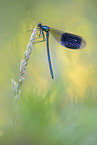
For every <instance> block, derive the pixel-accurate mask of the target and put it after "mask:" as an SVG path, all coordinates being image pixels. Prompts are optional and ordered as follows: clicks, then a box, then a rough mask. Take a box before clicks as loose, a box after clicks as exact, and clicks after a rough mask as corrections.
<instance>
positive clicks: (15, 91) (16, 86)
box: [12, 28, 36, 100]
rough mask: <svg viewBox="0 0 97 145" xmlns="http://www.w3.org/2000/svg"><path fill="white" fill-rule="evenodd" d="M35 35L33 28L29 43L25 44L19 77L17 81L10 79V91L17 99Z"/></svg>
mask: <svg viewBox="0 0 97 145" xmlns="http://www.w3.org/2000/svg"><path fill="white" fill-rule="evenodd" d="M35 37H36V28H35V29H34V30H33V32H32V34H31V37H30V40H29V43H28V45H27V49H26V51H25V53H24V58H23V59H22V60H21V63H20V77H19V81H18V83H16V81H14V80H13V79H12V91H13V94H14V97H15V98H16V99H17V100H18V99H19V98H20V94H21V91H20V87H21V85H22V84H23V83H24V79H25V75H26V66H27V65H28V61H29V58H30V54H31V52H32V50H33V44H34V40H35Z"/></svg>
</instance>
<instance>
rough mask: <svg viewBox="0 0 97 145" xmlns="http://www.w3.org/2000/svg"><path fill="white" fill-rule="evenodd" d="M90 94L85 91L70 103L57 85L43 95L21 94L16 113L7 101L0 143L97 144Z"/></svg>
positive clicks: (96, 115) (96, 101)
mask: <svg viewBox="0 0 97 145" xmlns="http://www.w3.org/2000/svg"><path fill="white" fill-rule="evenodd" d="M52 88H53V89H52ZM58 88H59V89H58ZM66 90H67V89H66ZM66 90H65V92H66ZM91 93H92V92H91V89H88V90H87V92H86V95H85V97H83V98H80V99H79V98H77V100H76V99H74V98H73V99H72V100H71V98H69V96H68V95H66V93H65V94H64V91H63V86H60V85H58V87H54V86H51V88H50V89H49V91H48V92H47V93H46V95H45V96H43V94H41V95H38V93H37V90H36V91H31V92H29V93H28V94H26V95H22V96H21V99H20V100H19V101H18V102H17V111H16V114H14V113H15V112H14V101H12V102H11V104H12V105H11V107H10V112H11V113H10V115H11V116H10V118H9V121H8V123H7V124H6V125H5V126H4V127H3V126H2V127H1V129H0V142H1V144H2V145H12V144H14V145H15V144H16V145H24V144H27V145H34V144H35V145H45V144H46V145H49V144H51V145H58V144H60V145H67V144H68V145H97V98H96V97H95V96H93V95H92V94H91ZM89 94H90V95H89ZM12 100H13V99H12ZM12 114H13V115H12ZM14 115H16V116H15V117H16V119H17V121H16V124H15V123H14Z"/></svg>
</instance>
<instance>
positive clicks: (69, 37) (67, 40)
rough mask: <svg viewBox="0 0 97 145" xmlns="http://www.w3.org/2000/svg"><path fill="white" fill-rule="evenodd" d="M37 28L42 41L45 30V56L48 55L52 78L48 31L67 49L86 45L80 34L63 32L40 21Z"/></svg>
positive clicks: (51, 70)
mask: <svg viewBox="0 0 97 145" xmlns="http://www.w3.org/2000/svg"><path fill="white" fill-rule="evenodd" d="M37 26H38V28H37V29H38V30H39V31H40V34H39V37H43V41H45V35H44V32H46V43H47V56H48V63H49V68H50V73H51V77H52V79H54V73H53V69H52V63H51V57H50V49H49V33H51V34H52V35H53V37H54V38H55V40H56V41H57V42H59V43H60V44H61V45H62V46H64V47H66V48H69V49H80V48H84V47H85V46H86V42H85V41H84V39H83V38H82V37H81V36H78V35H75V34H71V33H67V32H63V31H60V30H57V29H55V28H50V27H48V26H44V25H42V24H41V23H38V25H37Z"/></svg>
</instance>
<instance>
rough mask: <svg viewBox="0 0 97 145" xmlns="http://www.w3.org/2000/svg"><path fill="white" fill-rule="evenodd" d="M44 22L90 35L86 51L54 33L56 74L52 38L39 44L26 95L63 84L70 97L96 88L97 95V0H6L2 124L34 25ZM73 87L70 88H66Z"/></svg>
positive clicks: (1, 15)
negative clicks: (64, 43) (64, 44)
mask: <svg viewBox="0 0 97 145" xmlns="http://www.w3.org/2000/svg"><path fill="white" fill-rule="evenodd" d="M39 22H41V23H42V24H43V25H47V26H49V27H54V28H56V29H59V30H63V31H64V32H65V31H66V32H70V33H74V34H77V35H80V36H82V37H83V38H85V40H86V42H87V45H86V47H85V48H84V49H81V50H69V49H66V48H64V47H62V46H61V45H60V44H58V43H57V42H56V41H55V40H54V38H53V37H52V36H51V35H50V51H51V58H52V65H53V70H54V74H55V79H54V80H52V79H51V76H50V73H49V67H48V61H47V56H46V42H43V43H39V44H36V45H34V49H33V51H32V54H31V57H30V60H29V64H28V66H27V70H26V78H25V82H24V84H23V86H22V87H21V90H22V94H27V93H28V92H30V91H31V90H35V91H37V94H43V96H45V94H46V93H47V92H48V90H49V88H50V87H51V86H54V87H56V88H57V89H59V88H60V86H62V87H63V93H65V91H66V92H67V94H68V96H70V97H71V98H72V97H84V96H85V94H86V92H87V89H88V88H91V89H92V92H93V95H96V94H97V74H96V72H97V55H96V54H97V40H96V38H97V1H96V0H0V108H1V109H0V124H1V126H2V125H4V124H6V123H7V120H8V116H9V106H10V101H11V100H10V99H9V96H12V86H11V78H13V79H14V80H16V81H17V82H18V79H19V64H20V61H21V59H22V58H23V56H24V52H25V50H26V48H27V44H28V42H29V38H30V35H31V33H30V32H29V33H26V31H27V30H29V29H33V28H35V27H36V26H37V24H38V23H39ZM66 87H67V88H66ZM65 88H66V90H65Z"/></svg>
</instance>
